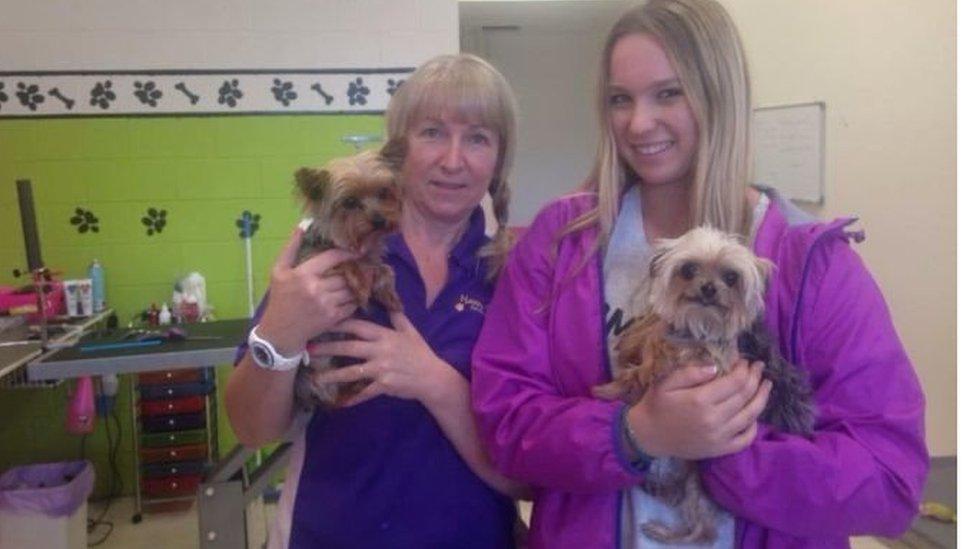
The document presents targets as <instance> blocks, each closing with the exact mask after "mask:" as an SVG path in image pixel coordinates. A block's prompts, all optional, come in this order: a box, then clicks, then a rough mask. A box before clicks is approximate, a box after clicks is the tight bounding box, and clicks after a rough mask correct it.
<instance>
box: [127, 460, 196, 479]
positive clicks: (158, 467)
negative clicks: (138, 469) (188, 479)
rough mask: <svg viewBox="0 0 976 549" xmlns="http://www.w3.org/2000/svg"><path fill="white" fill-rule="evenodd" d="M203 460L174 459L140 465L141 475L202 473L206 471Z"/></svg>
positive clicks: (168, 475)
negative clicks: (166, 461) (172, 460)
mask: <svg viewBox="0 0 976 549" xmlns="http://www.w3.org/2000/svg"><path fill="white" fill-rule="evenodd" d="M207 468H208V467H207V462H205V461H174V462H170V463H151V464H149V465H143V466H142V476H144V477H146V478H160V477H172V476H182V475H198V476H199V475H203V474H204V473H206V472H207Z"/></svg>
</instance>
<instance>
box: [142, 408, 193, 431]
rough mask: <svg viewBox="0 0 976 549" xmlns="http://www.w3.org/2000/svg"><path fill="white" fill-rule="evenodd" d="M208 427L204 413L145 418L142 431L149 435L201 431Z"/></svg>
mask: <svg viewBox="0 0 976 549" xmlns="http://www.w3.org/2000/svg"><path fill="white" fill-rule="evenodd" d="M206 425H207V414H206V413H203V412H200V413H196V414H176V415H172V416H145V417H143V418H142V430H143V431H144V432H147V433H162V432H166V431H185V430H187V429H201V428H203V427H205V426H206Z"/></svg>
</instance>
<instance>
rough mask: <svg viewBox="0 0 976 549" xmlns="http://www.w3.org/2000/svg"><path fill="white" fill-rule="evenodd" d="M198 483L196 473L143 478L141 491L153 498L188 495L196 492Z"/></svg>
mask: <svg viewBox="0 0 976 549" xmlns="http://www.w3.org/2000/svg"><path fill="white" fill-rule="evenodd" d="M199 485H200V477H199V476H198V475H184V476H178V477H163V478H152V479H143V480H142V493H143V495H145V496H146V497H155V498H162V497H175V496H189V495H192V494H194V493H196V491H197V486H199Z"/></svg>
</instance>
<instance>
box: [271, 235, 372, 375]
mask: <svg viewBox="0 0 976 549" xmlns="http://www.w3.org/2000/svg"><path fill="white" fill-rule="evenodd" d="M301 241H302V231H301V229H296V230H295V231H294V232H293V233H292V235H291V239H290V240H289V241H288V243H287V244H286V245H285V247H284V249H283V250H282V251H281V254H280V255H279V256H278V258H277V259H276V260H275V263H274V266H273V267H272V269H271V282H270V285H269V288H268V305H267V308H266V309H265V311H264V315H263V316H262V317H261V322H260V325H259V327H258V334H259V335H260V336H261V337H263V338H265V339H267V340H269V341H271V342H272V343H273V344H274V346H275V348H276V349H277V350H278V352H279V353H281V354H282V355H285V356H294V355H297V354H298V353H300V352H302V350H303V349H304V348H305V344H306V343H307V342H308V341H309V340H310V339H312V338H314V337H315V336H317V335H319V334H321V333H322V332H326V331H329V330H331V329H332V328H334V327H335V326H336V325H337V324H338V323H340V322H341V321H343V320H345V319H347V318H349V317H350V316H352V313H353V312H355V310H356V303H355V299H354V298H353V295H352V292H350V291H349V288H348V287H347V285H346V281H345V279H344V278H343V277H342V276H340V275H338V274H332V275H328V276H323V274H324V273H326V272H327V271H329V270H330V269H332V268H334V267H335V266H337V265H339V264H340V263H343V262H345V261H349V260H351V259H355V258H356V256H355V255H354V254H353V253H351V252H348V251H346V250H338V249H333V250H327V251H324V252H322V253H319V254H317V255H314V256H312V257H310V258H308V260H307V261H305V262H303V263H302V264H300V265H296V266H293V265H294V263H295V260H296V258H297V255H298V249H299V247H300V246H301Z"/></svg>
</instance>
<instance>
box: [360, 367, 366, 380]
mask: <svg viewBox="0 0 976 549" xmlns="http://www.w3.org/2000/svg"><path fill="white" fill-rule="evenodd" d="M359 377H366V367H365V366H360V367H359Z"/></svg>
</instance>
